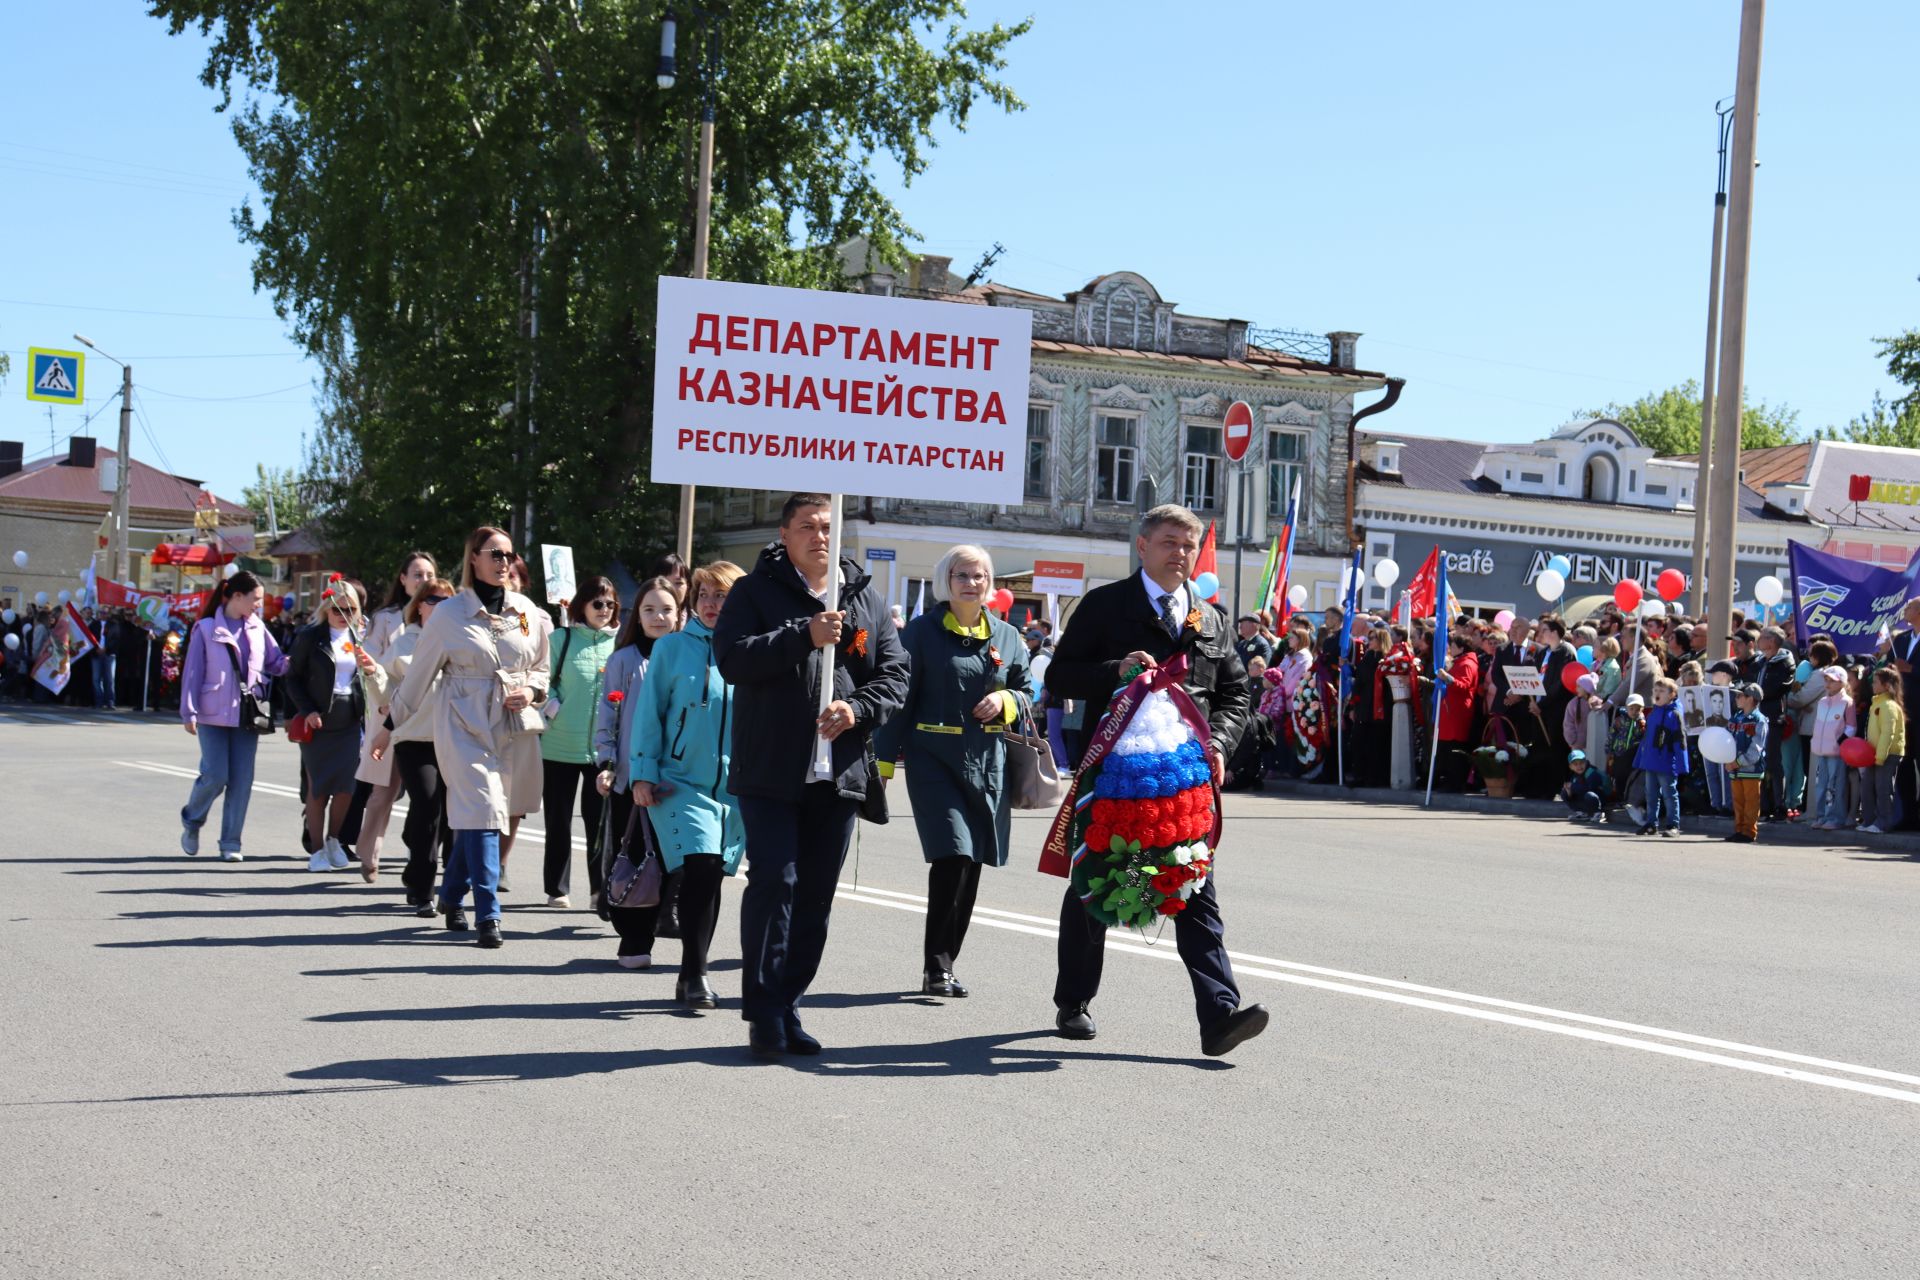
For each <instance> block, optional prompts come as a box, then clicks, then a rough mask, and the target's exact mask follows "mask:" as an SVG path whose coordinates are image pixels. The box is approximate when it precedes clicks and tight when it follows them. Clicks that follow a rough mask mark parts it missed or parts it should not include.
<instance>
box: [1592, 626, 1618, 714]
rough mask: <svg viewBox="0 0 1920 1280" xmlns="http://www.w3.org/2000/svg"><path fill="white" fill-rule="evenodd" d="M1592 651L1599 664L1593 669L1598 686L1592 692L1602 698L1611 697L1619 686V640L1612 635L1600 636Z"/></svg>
mask: <svg viewBox="0 0 1920 1280" xmlns="http://www.w3.org/2000/svg"><path fill="white" fill-rule="evenodd" d="M1593 652H1594V655H1595V656H1596V657H1598V658H1599V659H1600V665H1599V666H1597V667H1595V668H1594V669H1593V675H1594V679H1595V680H1596V681H1597V682H1598V686H1599V687H1598V688H1596V689H1595V690H1594V692H1596V693H1598V694H1599V695H1600V697H1601V698H1602V699H1606V698H1611V697H1612V696H1613V691H1614V690H1615V689H1618V688H1619V687H1620V641H1619V640H1617V639H1615V638H1614V637H1613V636H1602V637H1601V639H1600V643H1599V644H1597V645H1595V646H1594V649H1593Z"/></svg>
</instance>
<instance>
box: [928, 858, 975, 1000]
mask: <svg viewBox="0 0 1920 1280" xmlns="http://www.w3.org/2000/svg"><path fill="white" fill-rule="evenodd" d="M979 891H980V864H979V863H978V862H975V861H974V860H973V859H972V858H967V857H959V858H935V859H934V860H933V861H932V862H929V863H928V864H927V936H926V966H925V972H926V973H928V974H929V975H932V974H936V973H952V972H953V962H954V961H955V960H958V959H959V958H960V946H961V944H962V943H964V942H965V941H966V940H967V926H968V925H969V924H971V923H972V922H973V900H974V898H975V896H976V895H977V894H978V893H979Z"/></svg>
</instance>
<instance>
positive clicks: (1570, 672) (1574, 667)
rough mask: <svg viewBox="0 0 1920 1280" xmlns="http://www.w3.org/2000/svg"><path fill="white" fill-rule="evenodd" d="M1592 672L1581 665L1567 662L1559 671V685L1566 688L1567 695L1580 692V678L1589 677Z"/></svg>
mask: <svg viewBox="0 0 1920 1280" xmlns="http://www.w3.org/2000/svg"><path fill="white" fill-rule="evenodd" d="M1592 674H1593V671H1592V670H1591V669H1590V668H1589V667H1587V666H1585V665H1584V664H1582V663H1578V662H1569V663H1568V664H1567V665H1566V666H1564V667H1562V668H1561V669H1560V683H1561V684H1563V685H1565V686H1567V692H1568V693H1579V692H1580V677H1581V676H1590V675H1592Z"/></svg>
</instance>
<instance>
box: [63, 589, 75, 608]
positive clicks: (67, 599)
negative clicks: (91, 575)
mask: <svg viewBox="0 0 1920 1280" xmlns="http://www.w3.org/2000/svg"><path fill="white" fill-rule="evenodd" d="M60 603H61V604H63V605H69V604H72V603H73V592H71V591H62V592H61V593H60Z"/></svg>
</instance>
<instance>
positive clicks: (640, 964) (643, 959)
mask: <svg viewBox="0 0 1920 1280" xmlns="http://www.w3.org/2000/svg"><path fill="white" fill-rule="evenodd" d="M619 960H620V967H621V968H622V969H651V968H653V954H652V953H651V952H649V953H648V954H646V955H643V956H621V957H619Z"/></svg>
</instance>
